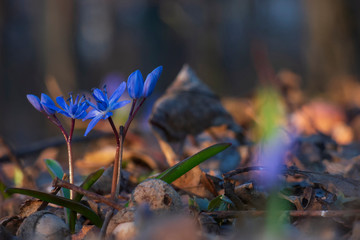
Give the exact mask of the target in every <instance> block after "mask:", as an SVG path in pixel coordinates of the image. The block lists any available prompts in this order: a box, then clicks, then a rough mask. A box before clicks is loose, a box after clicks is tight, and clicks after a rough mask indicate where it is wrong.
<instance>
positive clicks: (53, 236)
mask: <svg viewBox="0 0 360 240" xmlns="http://www.w3.org/2000/svg"><path fill="white" fill-rule="evenodd" d="M17 236H18V237H19V238H20V239H34V240H35V239H36V240H43V239H44V240H45V239H46V240H58V239H59V240H61V239H69V240H70V231H69V228H68V226H67V225H66V224H65V222H64V221H63V220H62V219H61V218H59V217H58V216H56V215H55V214H53V213H51V212H49V211H39V212H36V213H33V214H31V215H30V216H29V217H27V218H26V219H25V220H24V222H23V223H22V224H21V226H20V228H19V229H18V232H17Z"/></svg>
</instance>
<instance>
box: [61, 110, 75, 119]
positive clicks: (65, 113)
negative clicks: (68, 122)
mask: <svg viewBox="0 0 360 240" xmlns="http://www.w3.org/2000/svg"><path fill="white" fill-rule="evenodd" d="M58 113H61V114H62V115H64V116H66V117H69V118H72V117H73V116H72V115H70V114H69V113H68V112H66V111H63V110H61V109H60V110H59V111H58Z"/></svg>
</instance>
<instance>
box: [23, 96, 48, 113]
mask: <svg viewBox="0 0 360 240" xmlns="http://www.w3.org/2000/svg"><path fill="white" fill-rule="evenodd" d="M26 97H27V99H28V100H29V102H30V103H31V105H33V107H34V108H35V109H36V110H38V111H39V112H42V111H44V109H43V108H42V106H41V102H40V99H39V98H38V97H37V96H35V95H33V94H28V95H26Z"/></svg>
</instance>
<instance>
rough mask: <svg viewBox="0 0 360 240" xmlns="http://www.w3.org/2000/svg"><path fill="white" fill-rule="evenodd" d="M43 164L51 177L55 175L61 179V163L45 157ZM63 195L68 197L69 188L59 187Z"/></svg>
mask: <svg viewBox="0 0 360 240" xmlns="http://www.w3.org/2000/svg"><path fill="white" fill-rule="evenodd" d="M44 161H45V165H46V167H47V169H48V171H49V173H50V175H51V177H52V179H54V178H55V177H57V178H59V179H62V178H63V176H64V171H63V169H62V167H61V165H60V164H59V163H58V162H57V161H56V160H53V159H45V160H44ZM61 191H62V193H63V196H64V197H66V198H69V199H70V190H69V189H66V188H62V189H61Z"/></svg>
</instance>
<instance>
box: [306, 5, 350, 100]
mask: <svg viewBox="0 0 360 240" xmlns="http://www.w3.org/2000/svg"><path fill="white" fill-rule="evenodd" d="M346 2H347V1H343V0H306V1H305V12H306V14H307V20H308V22H307V27H308V47H307V65H308V66H307V68H308V74H309V75H308V80H309V83H308V87H309V91H310V93H312V94H315V93H319V92H322V91H325V90H328V89H329V87H330V88H332V87H334V85H337V84H338V83H339V82H338V81H337V79H339V78H341V77H343V76H346V75H348V74H350V73H351V71H352V69H353V67H354V61H355V60H354V54H353V51H354V43H353V41H352V38H351V28H350V26H351V25H350V24H351V21H350V18H349V11H347V7H346Z"/></svg>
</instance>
